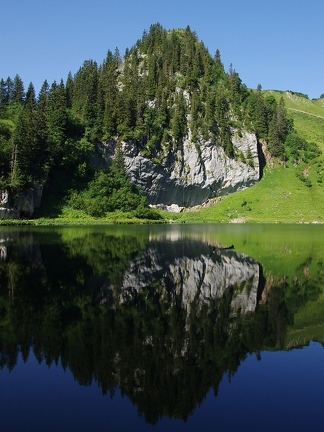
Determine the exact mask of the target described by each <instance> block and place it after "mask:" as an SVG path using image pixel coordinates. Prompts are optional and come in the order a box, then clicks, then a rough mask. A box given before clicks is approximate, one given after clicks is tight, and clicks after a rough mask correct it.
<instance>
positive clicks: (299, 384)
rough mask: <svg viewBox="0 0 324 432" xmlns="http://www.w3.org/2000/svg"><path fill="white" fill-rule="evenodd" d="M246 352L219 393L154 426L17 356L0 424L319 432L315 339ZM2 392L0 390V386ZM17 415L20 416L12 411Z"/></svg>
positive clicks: (54, 370) (1, 401) (321, 383)
mask: <svg viewBox="0 0 324 432" xmlns="http://www.w3.org/2000/svg"><path fill="white" fill-rule="evenodd" d="M260 355H261V361H258V360H257V359H256V356H255V355H254V354H253V355H249V356H248V357H247V359H246V360H245V361H244V362H242V364H241V366H240V367H239V369H238V371H237V373H236V374H235V375H234V376H233V377H232V378H231V381H229V380H228V379H227V377H224V378H223V380H222V382H221V384H220V387H219V392H218V396H217V397H216V398H215V396H214V395H213V391H212V390H211V391H210V392H209V393H208V394H207V396H206V399H205V400H204V401H203V403H202V404H201V405H200V406H199V407H197V408H196V409H195V411H194V413H193V414H192V415H190V416H189V417H188V419H187V421H186V422H184V421H182V420H173V419H168V418H162V419H161V420H160V421H159V422H158V423H157V424H156V425H155V426H154V427H153V426H151V425H149V424H147V423H146V422H145V420H144V418H143V417H138V415H137V409H136V406H134V405H132V404H131V403H130V402H129V400H128V398H127V397H122V396H121V394H120V391H119V390H117V391H116V393H115V395H114V397H113V398H110V397H109V396H108V395H106V396H102V394H101V391H100V389H99V388H98V387H97V385H96V384H92V385H90V386H89V387H82V386H81V387H80V386H79V385H78V384H77V383H76V382H75V380H74V379H73V376H72V374H71V372H70V371H69V370H68V369H67V370H66V371H63V369H62V367H61V366H60V365H58V366H54V365H52V366H50V367H47V366H46V365H45V363H42V364H41V365H39V364H38V363H37V361H36V360H35V358H34V356H33V355H30V357H29V359H28V361H27V363H26V364H24V363H23V362H22V360H21V358H20V360H19V361H18V364H17V366H16V367H15V369H14V370H13V371H11V372H10V373H9V372H8V371H7V370H3V371H1V375H0V376H1V392H0V406H1V428H2V429H3V430H4V431H7V432H11V431H17V430H20V429H21V430H28V431H32V430H33V431H45V430H46V431H49V432H52V431H53V432H56V431H58V430H70V431H90V430H91V431H94V432H96V431H115V430H116V431H146V430H148V431H149V430H153V429H154V430H155V431H166V430H167V431H175V432H176V431H198V430H201V431H213V430H216V431H230V432H231V431H233V432H235V431H238V430H248V431H250V432H254V431H255V432H259V431H260V430H262V431H265V432H268V431H269V432H273V431H309V432H312V431H314V432H315V431H320V430H322V424H323V423H322V408H323V407H322V404H323V400H324V350H323V347H322V346H321V345H320V344H318V343H311V344H310V346H308V347H305V348H303V349H295V350H292V351H289V352H261V353H260ZM4 389H5V390H4ZM17 413H19V415H17Z"/></svg>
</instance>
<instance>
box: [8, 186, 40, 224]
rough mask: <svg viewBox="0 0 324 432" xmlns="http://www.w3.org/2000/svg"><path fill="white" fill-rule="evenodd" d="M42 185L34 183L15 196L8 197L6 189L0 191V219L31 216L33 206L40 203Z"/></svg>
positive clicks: (35, 206) (33, 209)
mask: <svg viewBox="0 0 324 432" xmlns="http://www.w3.org/2000/svg"><path fill="white" fill-rule="evenodd" d="M42 194H43V186H42V185H41V184H39V183H38V184H35V185H34V187H33V188H29V189H26V190H25V191H23V192H21V193H20V194H19V195H18V196H16V197H10V193H9V192H8V191H7V190H1V191H0V219H18V218H20V217H31V216H32V215H33V214H34V211H35V208H37V207H39V206H40V204H41V199H42Z"/></svg>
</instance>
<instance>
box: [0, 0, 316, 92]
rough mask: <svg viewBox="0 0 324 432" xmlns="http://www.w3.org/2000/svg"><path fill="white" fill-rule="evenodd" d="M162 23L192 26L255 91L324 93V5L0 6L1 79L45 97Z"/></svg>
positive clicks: (167, 0)
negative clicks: (44, 88)
mask: <svg viewBox="0 0 324 432" xmlns="http://www.w3.org/2000/svg"><path fill="white" fill-rule="evenodd" d="M157 22H159V23H160V24H161V25H162V26H163V27H164V28H166V29H172V28H179V27H180V28H184V27H186V26H187V25H189V26H190V28H191V30H194V31H195V32H196V33H197V36H198V38H199V39H200V40H202V41H203V42H204V44H205V46H206V47H207V48H208V50H209V52H210V53H211V54H212V55H213V54H214V53H215V50H216V49H217V48H218V49H219V50H220V52H221V58H222V61H223V63H224V66H225V69H226V70H228V68H229V65H230V64H231V63H232V65H233V68H234V69H235V70H236V72H238V73H239V75H240V77H241V79H242V81H243V83H244V84H246V85H247V86H248V87H251V88H256V87H257V85H258V84H261V85H262V88H263V89H275V90H292V91H297V92H301V93H306V94H308V96H309V97H310V98H318V97H319V96H320V95H321V94H322V93H324V72H323V71H324V49H323V47H324V0H195V1H193V0H0V52H1V57H0V78H4V79H6V78H7V77H8V76H10V77H11V78H14V76H15V75H16V74H17V73H18V74H19V75H20V77H21V78H22V80H23V82H24V84H25V88H27V87H28V84H29V82H30V81H32V82H33V84H34V86H35V88H36V91H37V92H38V91H39V89H40V86H41V84H42V83H43V81H44V80H45V79H47V80H48V82H49V83H52V82H53V81H54V80H56V81H59V80H60V79H61V78H63V79H64V81H65V80H66V77H67V75H68V73H69V71H71V72H72V74H74V73H76V72H77V70H78V69H79V67H80V66H81V65H82V63H83V62H84V60H89V59H92V60H96V61H97V62H98V63H99V64H100V63H101V62H102V61H103V59H104V58H105V56H106V54H107V51H108V49H110V50H111V51H114V50H115V48H116V47H118V48H119V50H120V52H121V54H123V53H124V52H125V49H126V48H131V46H132V45H134V44H135V43H136V41H137V39H139V38H141V37H142V34H143V30H148V29H149V27H150V25H151V24H154V23H157Z"/></svg>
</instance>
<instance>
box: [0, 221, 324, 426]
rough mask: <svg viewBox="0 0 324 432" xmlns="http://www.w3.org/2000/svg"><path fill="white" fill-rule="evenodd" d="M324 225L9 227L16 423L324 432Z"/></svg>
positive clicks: (0, 344)
mask: <svg viewBox="0 0 324 432" xmlns="http://www.w3.org/2000/svg"><path fill="white" fill-rule="evenodd" d="M323 243H324V226H317V225H316V226H313V225H312V226H310V225H305V226H301V225H298V226H294V225H169V226H126V227H125V226H104V227H102V226H101V227H98V226H97V227H56V228H44V227H39V228H29V229H27V228H24V229H18V228H16V229H12V228H10V229H9V228H2V230H1V232H0V425H1V426H0V430H4V431H17V430H20V429H25V430H33V431H43V430H46V431H57V430H71V431H90V430H91V431H114V430H116V431H123V430H126V431H128V430H129V431H137V430H138V431H143V430H153V429H154V430H168V431H179V430H180V431H182V430H184V431H196V430H197V431H198V430H199V431H201V430H208V431H209V430H215V431H259V430H263V431H274V430H276V431H290V430H291V431H322V430H324V424H323V420H322V405H323V401H324V350H323V346H324V345H323V343H324V246H323Z"/></svg>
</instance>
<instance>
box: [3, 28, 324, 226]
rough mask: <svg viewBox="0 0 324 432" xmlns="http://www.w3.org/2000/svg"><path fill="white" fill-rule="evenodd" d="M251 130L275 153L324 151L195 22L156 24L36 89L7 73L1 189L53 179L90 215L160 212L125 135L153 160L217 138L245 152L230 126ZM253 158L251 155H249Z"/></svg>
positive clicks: (14, 190)
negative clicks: (108, 146)
mask: <svg viewBox="0 0 324 432" xmlns="http://www.w3.org/2000/svg"><path fill="white" fill-rule="evenodd" d="M234 129H235V130H236V131H241V130H248V131H251V132H254V133H255V134H256V136H257V138H258V140H259V141H262V142H264V143H265V144H266V148H267V152H268V153H269V155H270V156H271V157H275V158H278V159H279V160H282V161H285V162H287V161H291V162H292V163H300V162H301V161H307V160H309V159H311V158H313V157H315V156H317V155H318V154H319V153H320V151H319V149H318V147H317V145H316V144H310V143H307V142H306V141H305V140H304V139H303V138H302V137H300V136H299V135H298V134H297V132H296V131H295V130H294V127H293V121H292V120H291V119H290V118H289V116H288V115H287V112H286V109H285V106H284V102H283V100H281V101H279V102H277V101H276V99H275V98H274V97H273V96H271V95H270V96H266V97H265V96H264V95H263V93H262V88H261V85H259V86H258V88H257V89H255V90H250V89H248V88H247V87H246V86H245V85H244V84H243V83H242V81H241V79H240V76H239V74H238V73H237V72H236V71H235V69H233V67H232V66H230V68H229V70H228V71H225V69H224V65H223V64H222V61H221V56H220V52H219V50H216V52H215V55H214V56H212V55H210V54H209V52H208V50H207V48H206V47H205V46H204V44H203V43H202V42H201V41H199V40H198V38H197V35H196V34H195V32H193V31H192V30H191V29H190V27H189V26H188V27H187V28H186V29H176V30H171V31H168V30H165V29H164V28H163V27H162V26H161V25H160V24H154V25H152V26H151V27H150V29H149V31H148V32H146V31H144V33H143V36H142V38H141V39H139V40H138V41H137V42H136V44H135V45H134V46H133V47H132V48H130V49H127V50H126V52H125V54H124V56H121V54H120V53H119V50H118V49H117V48H116V50H115V51H114V52H112V51H110V50H109V51H108V53H107V56H106V58H105V59H104V61H103V62H102V64H100V65H98V64H97V63H96V62H95V61H92V60H87V61H85V62H84V63H83V65H82V66H81V67H80V68H79V70H78V71H77V72H76V74H75V75H74V76H72V74H71V73H69V74H68V76H67V78H66V80H65V81H64V80H63V79H62V80H61V81H60V82H59V83H58V82H53V83H52V84H50V83H48V82H47V80H45V81H44V83H43V85H42V87H41V89H40V91H39V93H38V95H36V92H35V88H34V86H33V84H32V83H30V84H29V85H28V87H27V89H25V86H24V83H23V82H22V80H21V78H20V77H19V75H18V74H17V75H16V76H15V77H14V78H10V77H8V78H7V79H1V81H0V189H1V190H7V191H9V193H10V195H11V196H12V197H14V196H17V194H19V193H20V192H21V191H24V190H26V189H27V188H31V187H33V186H34V185H35V184H40V185H45V183H46V184H47V186H48V188H49V189H50V187H51V185H54V184H55V188H56V192H57V194H58V199H59V200H63V199H65V200H68V201H69V203H70V205H71V206H72V207H74V208H76V209H82V210H84V211H85V212H87V213H88V214H91V215H93V216H103V215H104V214H105V213H106V212H109V211H113V210H115V209H120V210H121V211H133V212H135V214H136V216H137V217H149V218H155V217H158V216H157V214H156V213H155V212H154V211H153V210H150V209H149V208H148V202H147V199H146V197H145V196H143V194H142V193H141V191H140V190H139V189H138V188H136V187H135V186H134V185H132V184H131V183H130V181H129V179H128V178H127V175H126V171H125V166H124V163H123V153H122V149H121V145H120V143H121V142H122V141H131V142H133V143H134V145H136V146H137V148H138V149H139V150H140V151H141V153H142V154H143V155H145V156H147V157H149V158H151V159H152V160H157V161H158V160H159V158H160V157H161V155H162V154H165V153H167V152H170V151H172V150H174V149H181V146H182V144H183V140H184V139H185V138H188V137H189V139H190V140H191V141H192V143H194V144H195V145H196V146H199V143H200V142H201V141H202V140H211V141H212V142H214V144H215V145H220V146H222V147H223V148H224V150H225V153H226V154H227V156H229V157H231V158H238V157H240V155H238V154H236V151H235V149H234V147H233V145H232V141H231V133H232V131H233V130H234ZM108 140H114V142H115V143H117V145H116V149H117V150H116V155H115V159H114V163H113V165H112V166H111V168H110V169H109V170H99V169H98V168H95V167H93V166H92V165H91V163H90V156H91V154H92V153H93V152H94V150H95V146H96V143H99V142H104V141H108ZM246 162H247V163H248V161H246Z"/></svg>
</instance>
